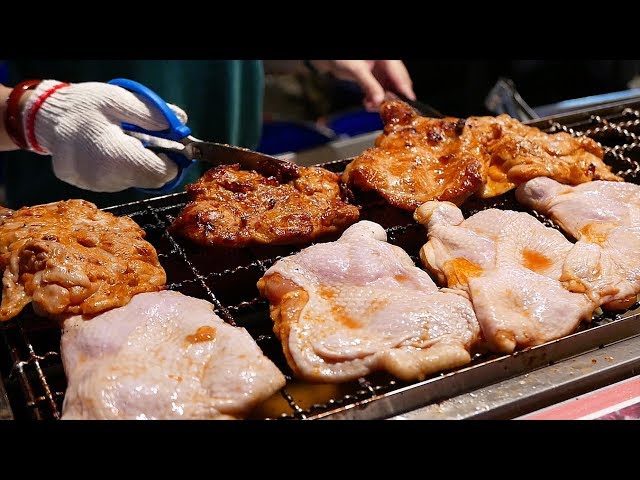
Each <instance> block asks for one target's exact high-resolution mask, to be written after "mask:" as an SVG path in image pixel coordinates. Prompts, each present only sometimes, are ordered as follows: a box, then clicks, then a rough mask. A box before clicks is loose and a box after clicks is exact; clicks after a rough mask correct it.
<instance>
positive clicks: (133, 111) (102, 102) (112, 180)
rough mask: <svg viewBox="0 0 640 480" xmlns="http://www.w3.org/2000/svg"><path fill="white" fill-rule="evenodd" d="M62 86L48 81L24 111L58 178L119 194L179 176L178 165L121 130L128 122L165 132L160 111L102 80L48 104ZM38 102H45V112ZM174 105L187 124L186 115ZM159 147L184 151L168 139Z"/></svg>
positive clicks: (69, 89) (36, 145)
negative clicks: (118, 192) (33, 113)
mask: <svg viewBox="0 0 640 480" xmlns="http://www.w3.org/2000/svg"><path fill="white" fill-rule="evenodd" d="M60 83H61V82H58V81H56V80H44V81H43V82H42V83H40V85H38V87H37V88H36V89H34V92H33V94H32V95H31V96H30V97H29V99H28V100H27V102H26V103H25V106H24V107H23V110H22V121H23V128H24V132H25V137H26V140H27V145H28V146H29V148H30V149H31V150H33V151H36V152H38V153H42V154H50V155H51V157H52V161H53V171H54V173H55V175H56V177H58V178H59V179H61V180H63V181H65V182H67V183H70V184H72V185H75V186H76V187H80V188H84V189H87V190H93V191H96V192H116V191H119V190H124V189H125V188H129V187H143V188H159V187H161V186H163V185H164V184H166V183H167V182H169V181H171V180H173V179H174V178H175V177H176V176H177V174H178V168H177V166H176V165H175V163H174V162H173V161H171V160H170V159H169V158H167V157H166V155H163V154H159V155H156V154H155V153H153V152H152V151H150V150H148V149H146V148H144V147H143V146H142V142H141V141H140V140H139V139H138V138H135V137H134V136H131V135H128V134H126V133H125V132H124V130H123V129H122V128H121V126H120V124H121V123H122V122H128V123H131V124H135V125H137V126H139V127H142V128H144V129H147V130H153V131H158V130H164V129H166V128H168V124H167V121H166V120H165V119H164V117H163V116H162V114H161V113H160V112H159V111H158V109H157V108H155V107H153V106H152V105H151V104H149V103H147V102H146V100H144V99H143V98H142V97H139V96H138V95H136V94H134V93H132V92H130V91H128V90H126V89H124V88H121V87H117V86H115V85H110V84H108V83H99V82H86V83H76V84H71V85H69V86H64V87H61V88H59V89H58V90H56V91H55V92H53V93H52V94H51V95H49V96H48V97H46V98H45V99H44V101H42V97H41V96H42V95H43V94H44V93H45V92H48V91H50V89H51V88H52V87H55V86H56V85H58V84H60ZM38 99H40V100H38ZM38 101H42V103H41V104H40V106H39V108H37V107H38V105H37V102H38ZM34 106H35V107H36V108H35V109H34ZM169 106H170V107H171V109H172V110H173V111H174V112H176V114H177V115H178V117H179V118H180V120H181V121H182V122H183V123H186V119H187V115H186V113H185V112H184V111H182V110H181V109H179V108H178V107H176V106H175V105H169ZM32 109H33V110H32ZM33 111H35V115H32V117H33V119H34V121H33V122H32V123H31V126H29V112H33ZM30 129H31V131H30ZM34 134H35V135H34ZM34 136H35V140H36V142H33V141H32V140H33V139H34ZM157 143H162V145H164V146H168V145H169V144H173V146H176V147H178V148H181V147H182V144H180V143H178V142H171V141H168V140H162V142H157Z"/></svg>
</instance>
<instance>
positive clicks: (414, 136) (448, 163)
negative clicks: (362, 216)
mask: <svg viewBox="0 0 640 480" xmlns="http://www.w3.org/2000/svg"><path fill="white" fill-rule="evenodd" d="M380 116H381V118H382V121H383V123H384V131H383V133H382V134H381V135H379V136H378V138H376V142H375V146H374V147H373V148H369V149H367V150H365V151H364V152H362V153H361V154H360V155H359V156H357V157H356V158H355V159H354V160H353V161H352V162H351V163H349V164H348V165H347V167H346V168H345V171H344V173H343V176H342V180H343V181H344V182H345V183H347V184H349V185H351V186H352V187H356V188H358V189H360V190H363V191H374V192H376V193H378V194H379V195H380V196H382V197H383V198H384V199H385V200H386V201H387V202H389V203H390V204H391V205H393V206H395V207H398V208H402V209H405V210H411V211H413V210H415V209H416V208H417V207H418V206H419V205H421V204H422V203H424V202H426V201H428V200H435V199H438V200H448V201H451V202H454V203H457V204H460V203H462V202H463V201H464V200H465V199H466V198H467V197H468V196H469V195H471V194H472V193H474V192H475V191H477V190H478V189H479V188H480V187H481V186H482V183H483V179H484V177H485V176H486V175H485V174H484V173H483V170H484V163H485V161H486V160H485V158H484V156H485V154H484V152H483V151H482V149H481V148H480V146H479V145H478V144H477V142H475V143H473V144H470V143H469V140H471V138H470V137H469V136H468V135H463V132H464V129H465V121H464V120H461V119H458V118H452V117H450V118H444V119H436V118H427V117H422V116H419V115H418V114H417V113H416V111H415V110H414V109H413V108H412V107H410V106H409V105H407V104H406V103H404V102H400V101H390V102H385V103H383V104H382V105H381V107H380Z"/></svg>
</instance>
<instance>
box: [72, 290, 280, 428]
mask: <svg viewBox="0 0 640 480" xmlns="http://www.w3.org/2000/svg"><path fill="white" fill-rule="evenodd" d="M61 353H62V362H63V366H64V370H65V373H66V375H67V380H68V386H67V391H66V394H65V398H64V403H63V407H62V419H67V420H70V419H85V420H89V419H91V420H94V419H101V420H115V419H129V420H134V419H142V420H145V419H233V418H242V417H244V416H245V415H246V414H247V413H248V412H249V411H251V409H252V408H253V407H254V406H255V405H257V404H258V403H260V402H262V401H264V400H265V399H267V398H268V397H270V396H271V395H272V394H274V393H275V392H277V391H278V390H279V389H280V388H282V387H283V386H284V384H285V378H284V376H283V375H282V373H281V372H280V371H279V370H278V368H277V367H276V366H275V365H274V364H273V363H272V362H271V360H269V359H268V358H267V357H265V356H264V355H263V353H262V351H261V350H260V348H259V347H258V345H257V344H256V343H255V341H254V340H253V338H252V337H251V336H250V335H249V333H248V332H247V331H246V330H245V329H244V328H239V327H233V326H231V325H228V324H226V323H225V322H224V321H222V320H221V319H220V318H219V317H218V316H217V315H216V314H215V313H214V311H213V305H212V304H211V303H209V302H207V301H205V300H200V299H197V298H193V297H188V296H186V295H183V294H181V293H178V292H174V291H170V290H165V291H162V292H153V293H141V294H139V295H136V296H135V297H133V299H132V300H131V302H129V304H127V305H126V306H124V307H120V308H116V309H113V310H109V311H108V312H105V313H102V314H100V315H98V316H95V317H93V318H90V319H85V318H83V317H82V316H79V315H78V316H73V317H70V318H68V319H67V320H65V322H64V330H63V334H62V340H61Z"/></svg>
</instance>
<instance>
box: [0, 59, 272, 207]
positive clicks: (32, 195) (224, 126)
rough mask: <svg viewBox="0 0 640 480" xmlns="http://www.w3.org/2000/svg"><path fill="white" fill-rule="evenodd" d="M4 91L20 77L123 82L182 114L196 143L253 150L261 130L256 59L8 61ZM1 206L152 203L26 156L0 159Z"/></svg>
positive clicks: (192, 173) (192, 175)
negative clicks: (93, 187) (70, 178)
mask: <svg viewBox="0 0 640 480" xmlns="http://www.w3.org/2000/svg"><path fill="white" fill-rule="evenodd" d="M9 73H10V77H9V85H10V86H11V85H15V84H16V83H18V82H19V81H21V80H24V79H27V78H42V79H55V80H61V81H68V82H73V83H78V82H89V81H99V82H107V81H109V80H111V79H113V78H129V79H131V80H135V81H137V82H140V83H142V84H144V85H146V86H147V87H149V88H151V89H152V90H154V91H155V92H156V93H158V95H160V96H161V97H162V98H163V99H164V100H166V101H167V102H169V103H173V104H175V105H178V106H179V107H181V108H182V109H183V110H185V111H186V112H187V114H188V115H189V120H188V122H187V125H188V126H189V127H190V128H191V131H192V132H193V135H194V136H195V137H198V138H201V139H203V140H210V141H216V142H222V143H230V144H233V145H240V146H244V147H248V148H256V146H257V145H258V142H259V139H260V127H261V123H262V99H263V87H264V73H263V68H262V62H261V61H260V60H72V61H69V60H61V61H52V60H43V61H38V60H29V61H26V60H19V61H10V62H9ZM3 158H4V159H5V162H4V164H5V172H4V174H5V175H4V178H5V181H6V195H7V206H8V207H10V208H18V207H21V206H24V205H37V204H41V203H48V202H53V201H57V200H64V199H69V198H83V199H85V200H89V201H91V202H94V203H95V204H96V205H98V206H99V207H106V206H109V205H118V204H121V203H126V202H132V201H136V200H141V199H143V198H149V197H151V196H154V195H152V194H147V193H142V192H139V191H137V190H136V189H132V188H130V189H127V190H124V191H122V192H114V193H97V192H91V191H89V190H83V189H79V188H76V187H73V186H71V185H69V184H68V183H65V182H63V181H61V180H59V179H57V178H56V177H55V175H54V174H53V169H52V167H51V157H50V156H43V155H38V154H35V153H32V152H24V151H16V152H5V153H3ZM206 168H207V166H206V165H200V164H196V165H194V166H192V167H191V169H190V170H189V172H188V173H187V175H186V176H185V179H184V181H183V182H182V183H181V185H179V186H178V187H177V188H176V189H175V190H174V192H177V191H181V190H183V189H184V185H185V184H186V183H191V182H193V181H195V180H196V179H197V178H198V177H200V175H202V173H203V172H204V170H205V169H206Z"/></svg>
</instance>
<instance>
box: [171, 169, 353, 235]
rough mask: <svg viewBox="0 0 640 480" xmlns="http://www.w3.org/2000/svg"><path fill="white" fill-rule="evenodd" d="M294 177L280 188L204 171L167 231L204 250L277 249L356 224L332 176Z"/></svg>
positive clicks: (268, 181) (304, 173) (318, 172)
mask: <svg viewBox="0 0 640 480" xmlns="http://www.w3.org/2000/svg"><path fill="white" fill-rule="evenodd" d="M300 173H301V175H300V177H299V178H297V179H295V180H293V181H290V182H287V183H280V182H278V180H277V179H275V178H273V177H265V176H263V175H260V174H259V173H257V172H255V171H247V170H240V166H239V165H232V166H222V167H217V168H213V169H211V170H208V171H207V172H206V173H205V174H204V175H203V176H202V177H201V178H200V179H199V180H198V181H197V182H195V183H193V184H191V185H187V192H188V194H189V196H190V197H191V202H190V203H188V204H187V205H186V206H185V207H184V209H183V210H182V212H180V215H179V216H178V217H177V218H176V219H175V220H174V222H173V224H172V225H171V227H170V231H171V232H172V233H175V234H178V235H180V236H183V237H186V238H188V239H190V240H192V241H194V242H195V243H197V244H200V245H204V246H209V245H217V246H225V247H243V246H248V245H266V244H274V245H275V244H280V245H283V244H297V243H305V242H309V241H311V240H314V239H316V238H318V237H321V236H323V235H325V234H330V233H334V232H340V231H342V230H344V229H345V228H346V227H348V226H349V225H351V224H352V223H354V222H356V221H357V220H358V218H359V214H360V212H359V209H358V207H356V206H355V205H350V204H349V203H348V202H347V201H346V198H345V195H344V193H343V189H342V187H341V186H340V184H339V180H340V177H339V176H338V175H337V174H335V173H333V172H330V171H328V170H325V169H323V168H317V167H306V168H305V167H300Z"/></svg>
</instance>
